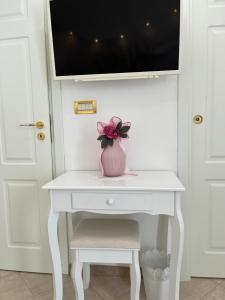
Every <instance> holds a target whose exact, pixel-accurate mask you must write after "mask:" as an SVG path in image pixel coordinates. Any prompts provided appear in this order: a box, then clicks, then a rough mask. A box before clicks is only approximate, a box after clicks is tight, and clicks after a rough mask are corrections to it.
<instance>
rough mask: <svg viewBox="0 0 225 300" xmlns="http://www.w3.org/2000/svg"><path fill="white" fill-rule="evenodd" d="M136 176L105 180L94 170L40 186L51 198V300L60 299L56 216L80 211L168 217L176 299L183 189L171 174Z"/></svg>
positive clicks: (172, 299)
mask: <svg viewBox="0 0 225 300" xmlns="http://www.w3.org/2000/svg"><path fill="white" fill-rule="evenodd" d="M136 174H137V176H133V175H125V176H122V177H116V178H109V177H108V178H107V177H101V176H100V175H99V173H97V172H95V171H70V172H67V173H65V174H63V175H61V176H59V177H57V178H56V179H55V180H53V181H51V182H50V183H48V184H47V185H45V186H44V187H43V188H44V189H47V190H49V191H50V198H51V209H50V213H49V220H48V233H49V243H50V249H51V254H52V261H53V270H54V273H53V277H54V291H55V294H54V297H55V298H54V300H62V299H63V287H62V267H61V259H60V250H59V241H58V232H57V227H58V219H59V214H60V213H61V212H67V213H75V212H80V211H86V212H94V213H101V214H114V215H115V214H116V215H119V214H133V213H146V214H150V215H168V216H169V221H170V224H171V229H172V252H171V262H170V291H169V295H168V300H178V299H179V284H180V270H181V261H182V252H183V240H184V225H183V218H182V213H181V208H180V205H181V204H180V192H183V191H184V190H185V189H184V187H183V185H182V184H181V182H180V181H179V179H178V178H177V177H176V175H175V174H174V173H173V172H170V171H137V172H136Z"/></svg>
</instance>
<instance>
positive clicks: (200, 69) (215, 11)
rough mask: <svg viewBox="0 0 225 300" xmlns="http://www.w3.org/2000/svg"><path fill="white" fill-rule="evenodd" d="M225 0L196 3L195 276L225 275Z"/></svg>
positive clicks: (192, 215) (192, 185) (194, 57)
mask: <svg viewBox="0 0 225 300" xmlns="http://www.w3.org/2000/svg"><path fill="white" fill-rule="evenodd" d="M224 53H225V1H223V0H222V1H219V0H217V1H216V0H209V1H205V0H198V1H193V52H192V54H193V103H192V112H193V116H194V115H197V114H200V115H203V123H202V124H194V123H193V126H192V149H191V151H192V156H191V157H192V159H191V162H192V166H191V187H192V198H191V201H192V205H191V206H192V212H191V226H192V228H191V275H192V276H201V277H225V238H224V228H225V218H224V211H225V138H224V136H225V118H224V112H225V84H224V74H225V55H224Z"/></svg>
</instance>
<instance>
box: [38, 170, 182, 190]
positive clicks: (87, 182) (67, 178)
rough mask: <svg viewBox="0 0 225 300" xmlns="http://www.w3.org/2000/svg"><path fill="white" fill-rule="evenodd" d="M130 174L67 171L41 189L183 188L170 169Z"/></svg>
mask: <svg viewBox="0 0 225 300" xmlns="http://www.w3.org/2000/svg"><path fill="white" fill-rule="evenodd" d="M131 174H132V175H123V176H120V177H103V176H101V174H100V173H99V172H98V171H68V172H66V173H64V174H63V175H61V176H58V177H57V178H55V179H54V180H52V181H51V182H49V183H47V184H46V185H44V186H43V189H47V190H86V191H87V190H95V191H96V190H106V191H107V190H109V191H112V190H113V191H173V192H177V191H178V192H179V191H180V192H182V191H184V190H185V188H184V186H183V185H182V183H181V182H180V180H179V179H178V177H177V176H176V174H175V173H174V172H172V171H132V173H131Z"/></svg>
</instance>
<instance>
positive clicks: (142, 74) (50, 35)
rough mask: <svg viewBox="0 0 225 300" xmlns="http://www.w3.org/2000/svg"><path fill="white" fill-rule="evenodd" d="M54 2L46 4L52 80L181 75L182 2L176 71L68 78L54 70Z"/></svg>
mask: <svg viewBox="0 0 225 300" xmlns="http://www.w3.org/2000/svg"><path fill="white" fill-rule="evenodd" d="M51 1H54V0H49V1H48V3H47V26H48V28H47V31H48V41H49V48H50V60H51V68H52V72H53V79H54V80H74V81H75V82H78V81H101V80H102V81H103V80H123V79H143V78H157V77H159V76H162V75H179V74H181V50H182V48H181V38H182V29H183V20H184V16H183V1H184V0H180V36H179V64H178V69H177V70H169V71H168V70H165V71H147V72H146V71H145V72H130V73H109V74H87V75H68V76H57V75H56V68H55V54H54V44H53V36H52V24H51V11H50V2H51Z"/></svg>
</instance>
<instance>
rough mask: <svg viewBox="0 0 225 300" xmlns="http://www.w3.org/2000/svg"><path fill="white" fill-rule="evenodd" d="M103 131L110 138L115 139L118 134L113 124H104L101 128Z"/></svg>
mask: <svg viewBox="0 0 225 300" xmlns="http://www.w3.org/2000/svg"><path fill="white" fill-rule="evenodd" d="M103 133H104V135H106V136H107V137H108V138H110V139H117V138H118V136H119V133H118V131H117V129H116V127H115V126H113V125H107V126H105V127H104V129H103Z"/></svg>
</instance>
